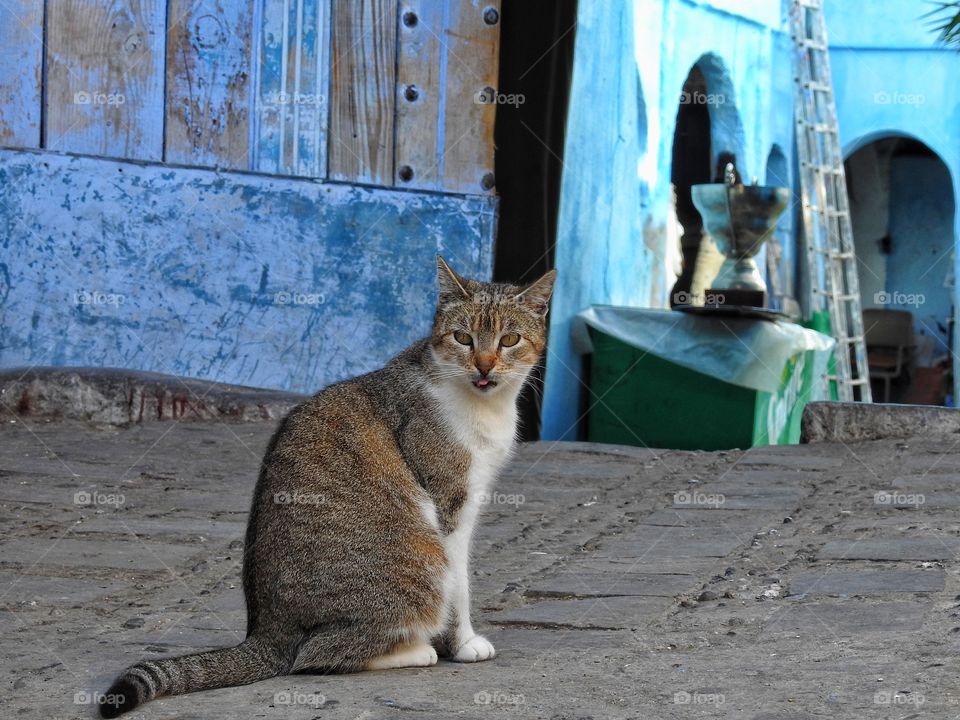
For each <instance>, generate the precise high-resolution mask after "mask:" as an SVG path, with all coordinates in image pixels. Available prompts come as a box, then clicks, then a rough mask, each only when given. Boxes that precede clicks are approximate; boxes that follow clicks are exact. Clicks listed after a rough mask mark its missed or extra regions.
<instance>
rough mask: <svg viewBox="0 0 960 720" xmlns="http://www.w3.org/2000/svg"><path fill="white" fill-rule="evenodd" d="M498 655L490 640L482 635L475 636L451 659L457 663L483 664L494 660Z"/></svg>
mask: <svg viewBox="0 0 960 720" xmlns="http://www.w3.org/2000/svg"><path fill="white" fill-rule="evenodd" d="M496 654H497V651H496V650H494V649H493V645H492V644H491V643H490V641H489V640H487V639H486V638H485V637H483V636H482V635H474V636H473V637H472V638H470V639H469V640H467V641H466V642H465V643H464V644H463V645H461V646H460V647H459V648H457V651H456V652H455V653H454V654H453V657H452V658H451V659H452V660H454V661H455V662H483V661H484V660H490V659H492V658H493V657H494V656H495V655H496Z"/></svg>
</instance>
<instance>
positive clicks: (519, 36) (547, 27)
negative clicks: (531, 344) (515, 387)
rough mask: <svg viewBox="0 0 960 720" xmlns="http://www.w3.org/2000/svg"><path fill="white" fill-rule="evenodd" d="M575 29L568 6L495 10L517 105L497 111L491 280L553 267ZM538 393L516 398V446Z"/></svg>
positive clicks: (546, 3) (535, 419)
mask: <svg viewBox="0 0 960 720" xmlns="http://www.w3.org/2000/svg"><path fill="white" fill-rule="evenodd" d="M576 22H577V3H576V0H527V1H526V2H510V3H504V4H503V14H502V20H501V23H502V24H501V27H500V86H499V88H498V90H499V92H501V93H505V94H519V95H522V96H523V98H524V102H523V104H521V105H517V106H513V105H504V106H501V107H498V108H497V124H496V130H495V134H494V138H495V142H496V146H497V154H496V181H497V193H498V194H499V196H500V217H499V222H498V225H497V244H496V248H495V252H494V269H493V278H494V280H498V281H504V282H506V281H510V282H517V281H519V282H529V281H532V280H535V279H536V278H538V277H539V276H540V275H542V274H543V273H545V272H546V271H547V270H549V269H550V268H552V267H553V266H554V253H553V245H554V242H555V240H556V235H557V211H558V209H559V205H560V178H561V173H562V170H563V143H564V128H565V125H566V118H567V103H568V100H569V94H570V93H569V91H570V79H571V76H572V73H573V48H574V36H575V34H576ZM542 387H543V379H542V374H541V372H537V373H536V376H535V378H534V379H533V381H532V382H531V384H530V386H529V387H528V388H527V390H526V391H525V392H524V395H523V397H522V398H521V405H520V412H521V422H522V428H523V430H522V437H523V439H524V440H533V439H536V438H537V437H539V420H540V398H541V396H542Z"/></svg>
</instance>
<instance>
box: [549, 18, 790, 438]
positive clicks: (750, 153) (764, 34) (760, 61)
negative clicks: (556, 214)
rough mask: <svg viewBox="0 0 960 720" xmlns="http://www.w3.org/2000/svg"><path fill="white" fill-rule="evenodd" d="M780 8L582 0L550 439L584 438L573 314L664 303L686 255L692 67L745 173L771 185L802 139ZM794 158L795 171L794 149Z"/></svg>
mask: <svg viewBox="0 0 960 720" xmlns="http://www.w3.org/2000/svg"><path fill="white" fill-rule="evenodd" d="M784 17H785V16H783V15H782V14H781V8H780V3H779V2H778V1H771V0H737V1H736V2H733V1H732V0H709V1H707V0H701V1H698V0H664V1H663V2H650V1H649V0H632V1H629V2H617V3H600V2H582V3H580V5H579V9H578V27H577V40H576V50H575V59H574V74H573V87H572V91H571V106H570V110H569V113H568V121H567V122H568V124H567V135H566V148H565V156H564V167H565V171H564V177H563V185H562V191H561V206H560V221H559V230H558V237H557V245H556V258H557V268H558V270H559V279H558V286H557V291H556V296H555V300H554V303H553V307H552V311H551V330H550V332H551V336H550V343H551V345H550V349H549V354H548V359H547V376H546V388H545V396H544V413H543V436H544V437H545V438H563V439H571V438H574V437H575V436H576V431H577V420H578V418H579V417H580V415H581V413H582V412H584V411H585V410H586V409H587V408H586V407H581V404H580V396H581V394H582V388H583V386H582V384H581V383H582V382H586V381H587V378H585V377H583V374H582V366H581V359H580V357H579V356H578V355H577V354H576V353H575V352H574V350H573V348H572V347H571V344H570V322H571V320H572V318H573V317H574V316H575V315H576V314H577V313H578V312H579V311H581V310H583V309H584V308H586V307H587V306H589V305H591V304H621V305H632V306H640V307H666V306H667V305H668V300H669V298H668V294H669V291H670V288H671V287H672V285H673V282H674V280H675V276H674V275H673V269H674V267H675V265H676V258H677V253H678V249H677V248H676V247H674V244H675V242H676V234H675V233H674V232H672V229H671V230H670V231H668V229H667V224H668V223H669V222H670V221H671V220H670V218H671V217H672V213H671V211H670V209H671V204H672V197H671V185H670V177H671V173H670V164H671V159H672V157H671V156H672V145H673V132H674V127H675V123H676V116H677V110H678V108H679V102H680V100H681V90H682V88H683V84H684V80H685V79H686V77H687V75H688V74H689V72H690V69H691V68H692V67H693V66H694V65H695V64H698V63H699V66H700V68H701V70H703V72H704V74H705V76H706V78H707V83H708V88H707V89H708V100H707V101H708V102H709V103H710V105H709V109H710V116H711V125H712V135H713V139H714V146H713V148H712V154H713V157H714V158H716V156H717V154H718V153H719V152H720V151H722V150H731V151H733V152H735V153H736V154H737V157H738V166H739V169H740V171H741V173H742V175H743V176H744V177H745V178H747V179H748V180H749V179H751V178H753V177H754V176H756V177H757V178H759V179H760V180H761V181H763V179H764V177H765V174H766V162H767V157H768V155H769V153H770V151H771V149H772V147H773V146H774V145H775V144H776V145H779V146H780V147H782V148H792V147H793V140H792V137H793V135H792V133H793V121H792V115H791V114H790V113H792V85H791V84H790V83H791V80H792V75H791V71H790V54H789V43H788V42H787V41H785V40H784V36H783V34H782V32H783V30H784V29H785V27H784V26H783V24H782V19H783V18H784ZM631 29H632V30H631ZM785 114H786V115H787V116H786V117H784V115H785ZM787 162H788V166H789V167H788V171H789V172H790V174H791V176H792V174H793V159H792V152H789V153H787ZM668 240H669V244H668Z"/></svg>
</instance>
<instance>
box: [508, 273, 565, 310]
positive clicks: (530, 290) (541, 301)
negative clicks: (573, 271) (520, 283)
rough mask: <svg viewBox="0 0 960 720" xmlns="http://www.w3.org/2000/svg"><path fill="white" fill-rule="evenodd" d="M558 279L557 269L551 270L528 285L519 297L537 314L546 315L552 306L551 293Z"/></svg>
mask: <svg viewBox="0 0 960 720" xmlns="http://www.w3.org/2000/svg"><path fill="white" fill-rule="evenodd" d="M556 279H557V271H556V270H551V271H550V272H548V273H547V274H546V275H544V276H543V277H542V278H540V279H539V280H537V281H536V282H533V283H531V284H530V285H527V287H525V288H524V289H523V290H521V291H520V294H519V295H518V296H517V297H518V298H519V299H520V300H521V301H522V302H523V304H524V305H525V306H526V307H528V308H530V309H531V310H532V311H533V312H535V313H537V315H546V314H547V309H548V308H549V306H550V295H552V294H553V283H554V281H555V280H556Z"/></svg>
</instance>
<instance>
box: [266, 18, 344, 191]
mask: <svg viewBox="0 0 960 720" xmlns="http://www.w3.org/2000/svg"><path fill="white" fill-rule="evenodd" d="M261 32H262V39H261V43H260V48H261V49H260V82H259V88H258V90H257V130H256V133H255V134H256V139H255V142H256V152H255V157H254V163H255V169H257V170H259V171H260V172H268V173H274V174H280V175H298V176H303V177H313V178H323V177H325V176H326V174H327V94H328V92H329V81H330V74H329V73H330V0H266V2H265V4H264V9H263V23H262V29H261Z"/></svg>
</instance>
